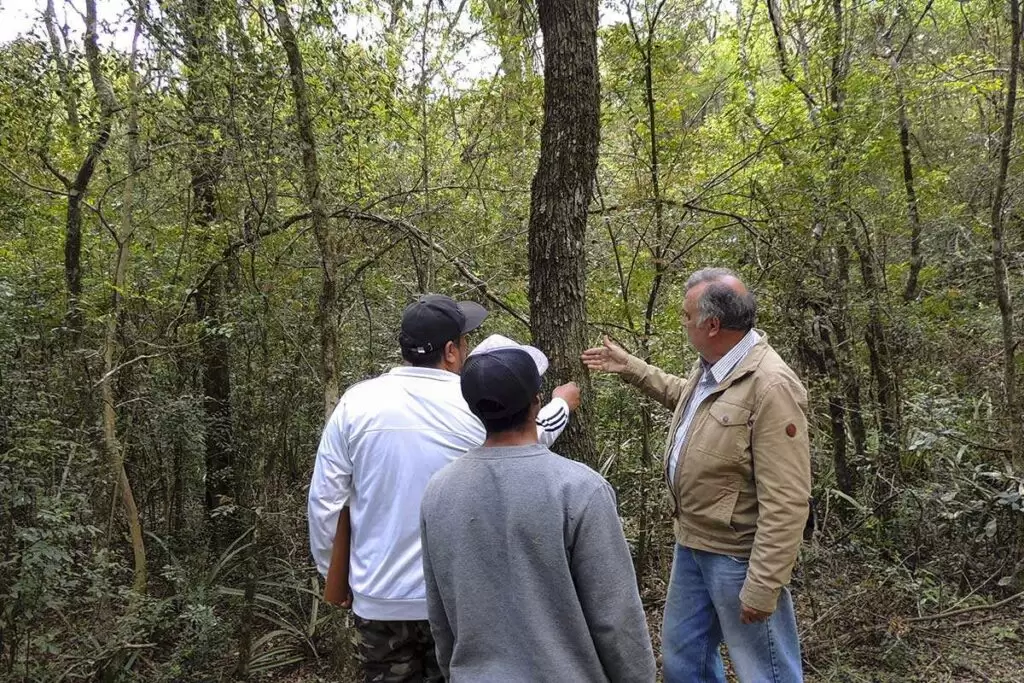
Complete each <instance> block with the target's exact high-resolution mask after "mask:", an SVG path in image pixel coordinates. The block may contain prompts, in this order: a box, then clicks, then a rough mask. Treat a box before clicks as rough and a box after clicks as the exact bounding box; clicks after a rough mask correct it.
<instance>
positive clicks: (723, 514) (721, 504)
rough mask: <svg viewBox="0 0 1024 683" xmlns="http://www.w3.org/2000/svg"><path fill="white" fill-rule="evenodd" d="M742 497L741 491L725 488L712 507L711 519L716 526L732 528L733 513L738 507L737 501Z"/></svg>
mask: <svg viewBox="0 0 1024 683" xmlns="http://www.w3.org/2000/svg"><path fill="white" fill-rule="evenodd" d="M739 497H740V492H739V491H729V490H725V491H723V492H722V497H721V498H719V499H718V500H717V501H716V502H715V504H714V506H712V508H711V519H712V521H714V523H715V524H716V526H719V527H722V528H725V529H732V513H733V511H734V510H735V509H736V501H737V500H738V499H739Z"/></svg>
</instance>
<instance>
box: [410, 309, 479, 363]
mask: <svg viewBox="0 0 1024 683" xmlns="http://www.w3.org/2000/svg"><path fill="white" fill-rule="evenodd" d="M486 317H487V309H486V308H484V307H483V306H481V305H480V304H478V303H474V302H472V301H455V300H454V299H452V298H450V297H447V296H444V295H443V294H425V295H423V296H421V297H420V298H419V299H418V300H416V301H414V302H413V303H411V304H409V305H408V306H406V307H405V311H404V312H403V313H402V332H401V334H400V335H399V337H398V343H399V345H400V346H401V347H402V350H403V351H405V352H406V353H409V354H412V355H414V356H426V355H429V354H431V353H434V352H435V351H439V350H441V349H443V348H444V345H445V344H447V343H448V342H450V341H456V340H457V339H458V338H459V337H461V336H462V335H464V334H467V333H468V332H472V331H473V330H475V329H476V328H478V327H480V323H482V322H483V321H484V318H486Z"/></svg>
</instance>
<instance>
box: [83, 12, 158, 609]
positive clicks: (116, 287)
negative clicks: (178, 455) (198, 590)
mask: <svg viewBox="0 0 1024 683" xmlns="http://www.w3.org/2000/svg"><path fill="white" fill-rule="evenodd" d="M94 1H95V0H89V3H90V4H93V3H94ZM94 16H95V15H94ZM141 26H142V18H141V16H140V17H138V18H137V20H136V24H135V35H134V37H133V39H132V51H131V56H130V58H129V61H128V85H129V98H130V102H129V105H128V106H129V109H128V143H127V144H128V154H127V156H128V175H127V178H126V179H125V181H124V192H123V194H122V199H121V204H122V206H121V212H122V213H121V226H120V229H119V230H118V234H117V235H116V243H117V256H116V258H115V260H114V274H113V281H112V282H111V289H112V293H111V302H110V311H109V312H108V313H107V323H106V335H105V337H104V342H103V377H102V379H101V380H100V391H101V394H102V397H103V445H104V449H105V450H106V452H107V459H108V460H109V462H110V469H111V472H112V473H113V474H114V477H115V479H116V480H117V482H118V486H117V488H118V490H119V491H120V493H121V504H122V505H123V506H124V511H125V515H126V516H127V519H128V528H129V530H130V534H131V539H132V554H133V556H134V561H135V569H134V580H133V582H132V589H133V590H134V591H135V593H136V595H143V594H145V592H146V545H145V541H144V539H143V536H142V522H141V521H140V518H139V509H138V507H137V506H136V504H135V496H134V494H133V492H132V485H131V482H130V481H129V480H128V472H127V471H126V470H125V466H124V451H123V448H122V445H121V442H120V440H119V439H118V437H117V408H116V406H117V397H116V396H115V391H114V374H115V373H116V368H115V365H114V357H115V355H116V354H117V351H118V342H117V339H118V327H119V323H120V319H121V300H122V292H123V291H124V287H125V272H126V271H127V268H128V257H129V254H130V247H131V241H132V235H133V234H134V232H135V228H134V225H133V223H132V209H133V207H134V204H135V195H134V191H135V174H136V173H137V171H138V168H139V162H138V138H139V120H138V118H139V117H138V101H137V96H138V74H136V72H135V66H136V59H137V55H138V51H137V46H138V40H139V33H140V29H141Z"/></svg>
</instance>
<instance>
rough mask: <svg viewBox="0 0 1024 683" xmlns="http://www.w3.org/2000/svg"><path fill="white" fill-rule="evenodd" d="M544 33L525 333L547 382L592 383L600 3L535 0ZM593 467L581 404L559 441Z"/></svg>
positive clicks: (586, 415) (586, 404)
mask: <svg viewBox="0 0 1024 683" xmlns="http://www.w3.org/2000/svg"><path fill="white" fill-rule="evenodd" d="M537 6H538V10H539V16H540V27H541V32H542V34H543V36H544V126H543V129H542V131H541V146H540V161H539V163H538V165H537V173H536V175H534V178H533V183H532V186H531V195H530V227H529V242H530V244H529V254H530V330H531V332H532V334H533V341H534V343H536V344H538V345H539V346H540V347H541V348H542V349H544V350H545V352H547V353H548V355H549V356H550V357H551V369H550V370H549V371H548V376H549V379H550V380H552V381H555V382H565V381H568V380H570V379H573V378H575V379H577V380H578V381H579V382H580V383H581V384H582V389H583V391H584V393H585V394H589V393H590V391H589V390H590V381H589V377H588V375H586V373H585V372H584V369H583V366H582V363H581V362H580V360H579V354H580V350H581V349H583V348H585V347H586V341H587V337H586V322H585V321H586V301H585V287H586V273H587V271H586V250H585V239H584V238H585V234H586V229H587V209H588V208H589V206H590V199H591V197H592V193H593V189H594V178H595V174H596V171H597V145H598V138H599V136H600V120H599V109H600V97H599V95H600V93H599V88H600V85H599V76H598V70H597V0H538V3H537ZM559 446H560V450H562V451H563V452H565V453H566V454H567V455H569V456H570V457H573V458H575V459H577V460H580V461H583V462H587V463H590V464H596V459H597V453H596V448H595V445H594V437H593V433H592V432H591V430H590V402H589V401H586V400H584V402H583V403H582V405H581V407H580V410H579V411H577V414H576V415H575V416H574V418H573V419H572V420H571V421H570V423H569V428H568V429H567V430H566V433H565V435H564V436H563V437H562V439H561V440H560V443H559Z"/></svg>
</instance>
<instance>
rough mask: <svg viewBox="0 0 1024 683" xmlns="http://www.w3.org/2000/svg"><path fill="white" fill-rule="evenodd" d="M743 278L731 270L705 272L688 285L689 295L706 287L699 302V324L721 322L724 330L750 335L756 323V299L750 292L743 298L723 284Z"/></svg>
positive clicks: (700, 273) (694, 277) (696, 275)
mask: <svg viewBox="0 0 1024 683" xmlns="http://www.w3.org/2000/svg"><path fill="white" fill-rule="evenodd" d="M729 277H734V278H736V279H737V280H739V279H740V277H739V276H738V275H737V274H736V273H734V272H732V271H731V270H729V269H728V268H702V269H701V270H698V271H697V272H696V273H694V274H693V275H691V276H690V277H689V279H687V281H686V291H687V292H689V291H690V290H691V289H693V288H694V287H696V286H697V285H700V284H704V283H707V287H705V288H704V291H703V292H702V293H701V295H700V299H698V300H697V323H698V324H703V323H704V321H706V320H708V319H709V318H718V322H719V324H720V325H721V326H722V329H723V330H739V331H741V332H747V331H749V330H750V329H751V328H752V327H754V323H755V322H756V321H757V299H756V298H754V295H753V294H751V293H750V292H749V291H748V292H747V293H746V294H740V293H739V292H737V291H736V290H734V289H733V288H732V287H730V286H729V285H727V284H725V283H724V282H722V280H725V279H726V278H729Z"/></svg>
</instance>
